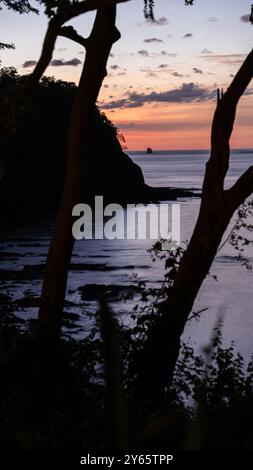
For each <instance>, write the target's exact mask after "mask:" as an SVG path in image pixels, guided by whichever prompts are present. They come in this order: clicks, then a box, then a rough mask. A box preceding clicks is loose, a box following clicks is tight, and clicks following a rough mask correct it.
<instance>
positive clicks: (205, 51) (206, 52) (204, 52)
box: [201, 49, 212, 54]
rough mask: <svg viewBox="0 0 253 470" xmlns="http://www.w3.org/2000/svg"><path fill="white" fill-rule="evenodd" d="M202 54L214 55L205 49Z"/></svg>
mask: <svg viewBox="0 0 253 470" xmlns="http://www.w3.org/2000/svg"><path fill="white" fill-rule="evenodd" d="M201 54H212V51H210V50H209V49H203V50H202V51H201Z"/></svg>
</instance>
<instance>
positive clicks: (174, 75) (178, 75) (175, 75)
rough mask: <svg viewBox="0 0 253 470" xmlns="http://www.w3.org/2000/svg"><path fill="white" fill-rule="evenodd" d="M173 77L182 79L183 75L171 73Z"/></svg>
mask: <svg viewBox="0 0 253 470" xmlns="http://www.w3.org/2000/svg"><path fill="white" fill-rule="evenodd" d="M170 73H171V75H173V77H178V78H182V77H183V75H182V74H181V73H178V72H170Z"/></svg>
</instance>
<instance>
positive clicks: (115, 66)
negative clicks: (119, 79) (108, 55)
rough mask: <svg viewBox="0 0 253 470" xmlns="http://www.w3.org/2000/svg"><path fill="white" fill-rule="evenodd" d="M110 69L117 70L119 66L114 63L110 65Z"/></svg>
mask: <svg viewBox="0 0 253 470" xmlns="http://www.w3.org/2000/svg"><path fill="white" fill-rule="evenodd" d="M111 69H112V70H119V69H120V67H119V65H116V64H115V65H111Z"/></svg>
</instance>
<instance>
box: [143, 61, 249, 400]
mask: <svg viewBox="0 0 253 470" xmlns="http://www.w3.org/2000/svg"><path fill="white" fill-rule="evenodd" d="M252 64H253V52H251V53H250V54H249V56H248V57H247V59H246V60H245V62H244V64H243V65H242V67H241V68H240V70H239V72H238V73H237V75H236V77H235V78H234V80H233V82H232V84H231V86H230V87H229V89H228V90H227V92H226V93H225V94H224V95H223V96H222V97H220V95H219V93H218V103H217V108H216V112H215V115H214V120H213V126H212V139H211V141H212V145H211V157H210V159H209V161H208V163H207V165H206V172H205V178H204V184H203V192H202V201H201V207H200V212H199V216H198V220H197V223H196V226H195V229H194V232H193V235H192V238H191V240H190V243H189V245H188V248H187V250H186V252H185V254H184V256H183V259H182V261H181V263H180V267H179V270H178V273H177V276H176V279H175V282H174V285H173V287H172V289H171V292H170V294H169V298H168V303H167V309H166V310H167V311H166V313H165V314H163V315H162V317H161V318H160V319H159V320H158V322H157V324H156V326H155V327H154V328H153V330H152V331H151V332H150V334H149V336H148V338H147V341H146V344H145V346H144V350H143V354H142V358H141V360H140V362H139V364H138V365H137V371H138V372H137V386H136V396H137V397H138V399H141V400H160V399H161V398H162V396H163V393H164V390H165V387H166V385H169V384H170V383H171V381H172V378H173V373H174V370H175V365H176V362H177V359H178V356H179V352H180V337H181V335H182V333H183V331H184V327H185V324H186V321H187V319H188V316H189V314H190V313H191V310H192V307H193V303H194V300H195V298H196V296H197V294H198V292H199V289H200V287H201V285H202V283H203V281H204V279H205V277H206V275H207V274H208V272H209V269H210V267H211V264H212V262H213V259H214V257H215V255H216V252H217V250H218V248H219V245H220V242H221V240H222V236H223V234H224V232H225V230H226V228H227V226H228V224H229V221H230V219H231V217H232V215H233V213H234V211H235V210H236V209H237V208H238V207H239V205H240V204H242V203H243V202H244V200H245V199H246V198H247V197H248V196H249V195H250V194H251V193H252V191H253V168H252V167H250V168H249V169H248V170H247V171H246V172H245V173H244V174H243V175H242V176H241V178H239V180H238V181H237V183H235V185H234V186H233V187H232V188H231V189H229V190H224V179H225V176H226V173H227V170H228V167H229V156H230V149H229V139H230V136H231V133H232V130H233V124H234V119H235V113H236V107H237V104H238V101H239V99H240V97H241V95H242V94H243V92H244V91H245V89H246V87H247V86H248V84H249V82H250V80H251V78H252V76H253V67H252Z"/></svg>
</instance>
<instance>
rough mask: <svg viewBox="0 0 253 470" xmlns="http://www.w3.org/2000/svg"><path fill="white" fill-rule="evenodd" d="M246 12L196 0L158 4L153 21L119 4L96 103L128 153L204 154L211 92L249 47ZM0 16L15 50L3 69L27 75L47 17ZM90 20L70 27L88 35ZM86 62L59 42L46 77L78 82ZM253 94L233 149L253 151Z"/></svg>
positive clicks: (234, 0) (244, 105) (233, 0)
mask: <svg viewBox="0 0 253 470" xmlns="http://www.w3.org/2000/svg"><path fill="white" fill-rule="evenodd" d="M248 12H249V2H248V0H241V1H240V2H238V0H225V1H223V2H220V1H218V0H213V1H212V2H210V1H208V0H201V1H199V2H198V5H196V6H193V7H185V5H184V1H183V0H170V1H168V0H157V1H156V4H155V18H156V20H155V22H154V23H150V22H147V21H145V20H144V17H143V2H142V1H141V2H140V0H131V1H129V2H128V3H126V4H122V5H120V6H118V20H117V24H118V29H119V30H120V32H121V39H120V40H119V41H118V42H117V43H116V44H115V45H114V47H113V49H112V54H111V56H110V60H109V63H108V76H107V77H106V79H105V81H104V84H103V87H102V89H101V92H100V95H99V102H98V105H99V106H100V108H101V109H102V110H103V111H105V113H106V114H107V116H108V117H109V118H110V119H111V120H112V121H113V122H114V123H115V125H116V126H117V127H118V128H120V130H121V132H122V133H123V134H124V135H125V138H126V145H127V147H128V149H129V150H135V149H136V150H144V149H146V147H147V146H151V147H152V148H155V149H171V150H172V149H208V148H209V142H210V129H211V122H212V116H213V112H214V109H215V96H216V90H217V88H223V89H226V88H227V87H228V86H229V84H230V82H231V81H232V79H233V77H234V75H235V73H236V71H237V70H238V68H239V66H240V64H241V63H242V61H243V59H244V58H245V56H246V55H247V54H248V53H249V52H250V50H251V48H252V32H253V29H252V26H251V25H250V23H249V22H247V21H246V19H247V15H246V14H247V13H248ZM1 15H2V21H3V27H2V31H1V35H2V40H3V41H6V42H14V43H15V44H16V50H15V51H8V50H6V51H1V61H2V66H9V65H15V66H16V67H17V69H18V71H19V72H20V73H28V72H30V71H31V70H32V66H31V65H30V64H31V63H33V61H35V62H36V60H37V59H38V57H39V54H40V50H41V44H42V39H43V35H44V32H45V28H46V21H47V20H46V17H45V15H44V14H43V12H41V15H39V16H36V15H23V16H22V17H18V16H17V15H13V13H10V12H8V11H3V12H2V14H1ZM93 18H94V14H93V13H92V14H87V15H84V16H83V17H82V18H79V19H77V20H75V21H74V22H72V24H73V26H75V28H76V29H77V30H78V31H79V32H80V33H81V34H83V35H84V36H87V35H88V34H89V31H90V29H91V25H92V20H93ZM16 25H18V27H15V26H16ZM35 30H36V35H34V34H33V33H34V32H35ZM32 36H33V37H34V40H33V41H31V37H32ZM84 57H85V55H84V51H83V50H81V46H78V45H76V44H74V43H71V42H70V41H68V40H67V39H64V38H60V39H59V40H58V41H57V47H56V49H55V53H54V60H55V62H53V64H51V65H50V67H49V68H48V70H47V74H48V75H50V76H52V75H53V76H55V77H56V78H60V79H63V80H68V81H75V82H76V83H77V82H78V80H79V77H80V72H81V64H82V62H83V60H84ZM73 64H74V65H73ZM252 91H253V90H252V88H251V87H249V90H248V94H247V96H246V97H245V98H243V99H242V101H241V104H240V107H239V112H238V118H237V126H236V130H235V133H234V136H233V139H232V142H231V143H232V146H235V147H253V139H252V137H251V135H252V132H251V122H250V121H251V116H252V108H253V99H252V96H250V95H251V93H252Z"/></svg>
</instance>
